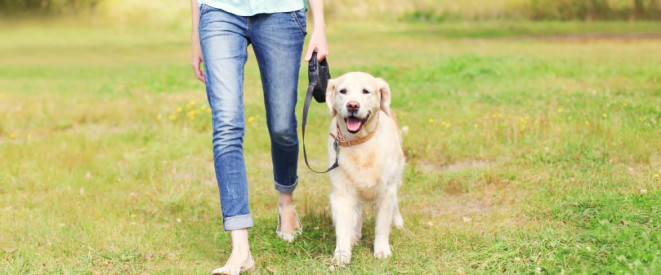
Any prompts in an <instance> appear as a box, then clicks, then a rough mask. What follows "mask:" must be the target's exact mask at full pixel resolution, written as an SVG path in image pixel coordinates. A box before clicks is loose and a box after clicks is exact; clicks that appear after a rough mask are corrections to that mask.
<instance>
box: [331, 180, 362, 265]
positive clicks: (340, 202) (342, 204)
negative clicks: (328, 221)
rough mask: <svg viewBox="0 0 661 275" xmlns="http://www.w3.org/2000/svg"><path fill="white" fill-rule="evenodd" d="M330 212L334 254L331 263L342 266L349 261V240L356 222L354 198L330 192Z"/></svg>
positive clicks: (356, 212) (352, 237)
mask: <svg viewBox="0 0 661 275" xmlns="http://www.w3.org/2000/svg"><path fill="white" fill-rule="evenodd" d="M330 201H331V212H332V216H333V223H334V224H335V238H336V246H335V255H334V257H333V264H334V265H337V266H343V265H347V264H349V262H351V241H352V239H354V236H355V235H354V229H355V227H356V225H357V223H358V211H357V210H356V209H357V206H358V205H357V202H356V200H355V199H354V198H353V197H351V195H349V194H338V193H337V192H333V193H332V194H331V200H330Z"/></svg>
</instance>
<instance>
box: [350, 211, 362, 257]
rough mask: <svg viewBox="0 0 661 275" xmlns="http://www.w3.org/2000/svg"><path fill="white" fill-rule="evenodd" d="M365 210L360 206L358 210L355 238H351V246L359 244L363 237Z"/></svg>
mask: <svg viewBox="0 0 661 275" xmlns="http://www.w3.org/2000/svg"><path fill="white" fill-rule="evenodd" d="M362 231H363V209H362V206H358V209H356V225H355V226H354V227H353V238H351V246H352V247H353V246H354V245H357V244H358V241H360V238H361V237H362V236H363V232H362Z"/></svg>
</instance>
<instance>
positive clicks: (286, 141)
mask: <svg viewBox="0 0 661 275" xmlns="http://www.w3.org/2000/svg"><path fill="white" fill-rule="evenodd" d="M271 140H272V142H273V143H276V144H278V145H281V146H298V136H297V133H296V124H295V123H292V124H289V123H275V124H274V125H272V126H271Z"/></svg>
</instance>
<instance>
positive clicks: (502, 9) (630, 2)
mask: <svg viewBox="0 0 661 275" xmlns="http://www.w3.org/2000/svg"><path fill="white" fill-rule="evenodd" d="M158 1H164V0H158ZM168 1H169V0H168ZM178 1H184V0H178ZM488 1H489V2H488V3H487V1H485V0H407V1H401V0H360V1H355V0H332V1H327V2H326V4H325V6H327V7H328V11H329V15H332V14H333V11H334V10H342V12H346V11H347V10H350V9H352V8H354V9H355V8H356V7H362V8H361V10H363V11H362V12H363V13H373V11H374V9H375V8H377V10H379V11H380V12H382V13H390V14H392V15H402V14H406V13H407V12H408V13H409V15H410V16H405V17H411V19H417V20H424V21H437V22H438V21H443V20H447V19H450V20H451V19H462V20H466V19H468V20H470V19H473V20H475V19H508V18H509V19H521V18H528V19H531V20H661V5H660V2H661V0H488ZM129 2H130V3H131V5H133V6H135V5H140V2H141V1H139V0H126V1H123V2H122V1H110V0H0V14H4V15H24V14H36V15H43V14H78V13H83V12H89V11H94V9H95V8H96V7H98V6H99V5H98V4H100V3H103V4H106V7H110V8H112V7H113V6H115V5H120V6H121V5H122V3H124V4H126V3H129ZM163 4H164V5H169V4H166V3H163ZM179 4H181V3H179ZM486 4H488V7H487V8H486V9H485V8H484V5H486ZM448 6H453V7H456V9H454V10H452V11H448V10H447V9H446V7H448ZM422 7H424V8H422ZM118 10H121V9H119V8H118ZM484 10H490V11H492V10H497V12H488V13H487V12H484Z"/></svg>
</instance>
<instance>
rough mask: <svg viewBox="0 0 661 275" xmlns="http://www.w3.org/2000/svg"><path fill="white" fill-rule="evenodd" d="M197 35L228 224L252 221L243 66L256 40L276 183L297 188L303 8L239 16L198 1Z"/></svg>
mask: <svg viewBox="0 0 661 275" xmlns="http://www.w3.org/2000/svg"><path fill="white" fill-rule="evenodd" d="M199 31H200V43H201V45H202V54H203V58H204V68H205V73H206V88H207V98H208V100H209V105H210V107H211V116H212V122H213V138H212V141H213V142H212V143H213V155H214V165H215V170H216V179H217V181H218V189H219V192H220V201H221V208H222V212H223V226H224V228H225V230H228V231H229V230H236V229H242V228H248V227H252V225H253V220H252V216H251V215H250V208H249V205H248V183H247V177H246V166H245V161H244V158H243V135H244V130H245V119H244V115H243V68H244V65H245V63H246V60H247V59H248V51H247V46H248V44H252V45H253V50H254V52H255V57H256V58H257V63H258V64H259V70H260V73H261V78H262V86H263V88H264V103H265V106H266V122H267V126H268V129H269V134H270V138H271V157H272V162H273V174H274V181H275V183H274V185H275V189H276V190H278V191H280V192H283V193H291V192H293V191H294V189H295V188H296V185H297V183H298V176H297V174H296V168H297V164H298V163H297V162H298V136H297V132H296V114H295V107H296V99H297V95H296V94H297V87H298V70H299V68H300V64H301V53H302V50H303V41H304V39H305V35H306V32H305V12H304V11H303V10H299V11H294V12H286V13H272V14H257V15H253V16H238V15H235V14H232V13H229V12H226V11H223V10H221V9H217V8H214V7H211V6H208V5H201V6H200V25H199Z"/></svg>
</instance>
